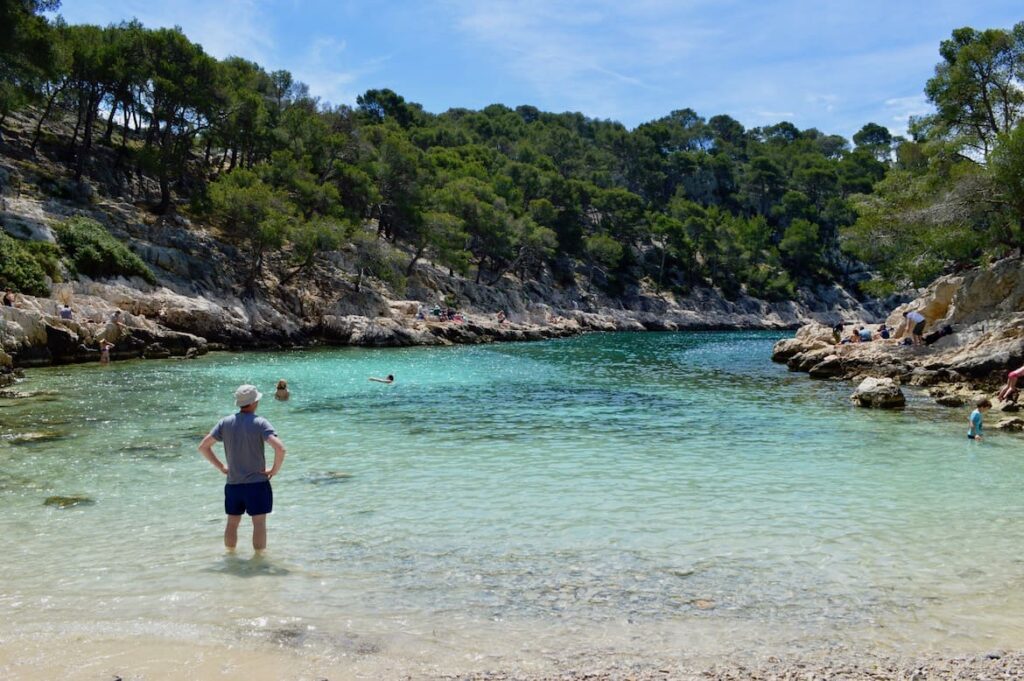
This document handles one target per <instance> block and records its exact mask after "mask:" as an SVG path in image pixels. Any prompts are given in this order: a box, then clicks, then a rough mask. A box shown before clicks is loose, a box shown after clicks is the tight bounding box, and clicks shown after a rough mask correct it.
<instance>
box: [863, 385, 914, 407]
mask: <svg viewBox="0 0 1024 681" xmlns="http://www.w3.org/2000/svg"><path fill="white" fill-rule="evenodd" d="M850 399H851V400H852V401H853V403H854V404H856V405H857V406H858V407H868V408H873V409H899V408H901V407H903V406H905V405H906V403H907V399H906V397H904V395H903V391H902V390H900V387H899V386H898V385H896V382H895V381H894V380H892V379H891V378H865V379H864V380H863V381H861V383H860V385H858V386H857V390H855V391H854V393H853V395H851V396H850Z"/></svg>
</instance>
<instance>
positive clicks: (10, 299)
mask: <svg viewBox="0 0 1024 681" xmlns="http://www.w3.org/2000/svg"><path fill="white" fill-rule="evenodd" d="M14 302H15V298H14V291H12V290H11V289H7V292H6V293H4V307H17V305H15V304H14Z"/></svg>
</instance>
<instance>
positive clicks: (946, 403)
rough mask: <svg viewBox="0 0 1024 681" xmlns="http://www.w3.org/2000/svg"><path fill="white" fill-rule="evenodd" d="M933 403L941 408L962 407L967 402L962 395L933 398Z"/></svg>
mask: <svg viewBox="0 0 1024 681" xmlns="http://www.w3.org/2000/svg"><path fill="white" fill-rule="evenodd" d="M935 402H936V403H937V404H941V405H942V406H943V407H962V406H964V405H965V404H966V403H967V400H966V399H964V397H963V396H962V395H940V396H939V397H937V398H935Z"/></svg>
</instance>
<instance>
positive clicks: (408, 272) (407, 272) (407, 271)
mask: <svg viewBox="0 0 1024 681" xmlns="http://www.w3.org/2000/svg"><path fill="white" fill-rule="evenodd" d="M425 250H427V247H426V246H420V247H419V248H418V249H416V253H415V254H414V255H413V256H412V260H410V261H409V266H408V267H406V268H405V276H407V277H409V276H412V270H413V268H414V267H416V262H417V261H418V260H419V259H420V258H422V257H423V251H425Z"/></svg>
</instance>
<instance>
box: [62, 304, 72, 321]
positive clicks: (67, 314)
mask: <svg viewBox="0 0 1024 681" xmlns="http://www.w3.org/2000/svg"><path fill="white" fill-rule="evenodd" d="M74 316H75V313H74V311H73V310H72V309H71V306H70V305H68V304H67V303H64V307H62V308H61V309H60V318H61V319H67V320H68V321H70V320H71V319H72V318H73V317H74Z"/></svg>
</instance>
